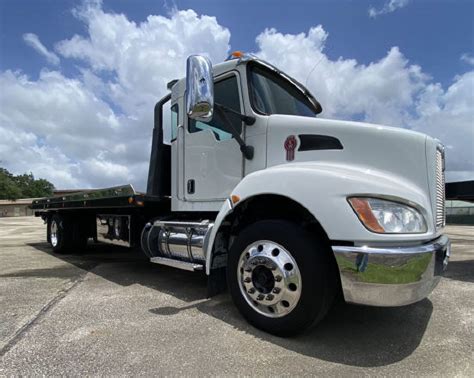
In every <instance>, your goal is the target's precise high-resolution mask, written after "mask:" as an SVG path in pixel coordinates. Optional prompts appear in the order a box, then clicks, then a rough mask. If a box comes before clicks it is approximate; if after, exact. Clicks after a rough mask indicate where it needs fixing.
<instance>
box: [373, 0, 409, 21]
mask: <svg viewBox="0 0 474 378" xmlns="http://www.w3.org/2000/svg"><path fill="white" fill-rule="evenodd" d="M409 2H410V0H389V1H387V2H386V3H385V4H384V5H383V7H382V8H379V9H376V8H374V7H370V8H369V16H370V17H371V18H376V17H378V16H380V15H382V14H387V13H392V12H395V11H396V10H397V9H400V8H403V7H405V6H407V5H408V3H409Z"/></svg>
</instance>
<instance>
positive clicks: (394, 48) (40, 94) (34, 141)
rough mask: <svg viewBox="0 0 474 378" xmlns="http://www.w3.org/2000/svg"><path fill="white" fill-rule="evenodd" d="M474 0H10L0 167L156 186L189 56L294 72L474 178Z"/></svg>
mask: <svg viewBox="0 0 474 378" xmlns="http://www.w3.org/2000/svg"><path fill="white" fill-rule="evenodd" d="M473 16H474V2H473V1H470V0H457V1H455V0H430V1H429V0H378V1H376V0H336V1H329V0H324V1H309V0H308V1H298V0H294V1H292V2H288V1H268V0H260V1H256V0H253V1H229V2H226V1H217V0H214V1H209V0H207V1H206V0H201V1H184V0H175V1H171V0H166V1H163V0H159V1H156V0H155V1H152V0H133V1H132V0H103V1H99V0H80V1H79V0H62V1H60V0H0V166H2V167H5V168H7V169H8V170H10V171H11V172H13V173H15V174H20V173H24V172H32V173H33V174H34V175H35V177H41V178H46V179H48V180H50V181H51V182H52V183H53V184H54V185H55V186H56V187H57V188H63V189H64V188H94V187H104V186H112V185H120V184H125V183H132V184H134V186H135V187H136V188H137V189H139V190H140V189H141V190H143V189H145V182H146V178H147V172H148V160H149V153H150V143H151V131H152V117H153V107H154V104H155V103H156V101H157V100H158V99H159V98H160V97H162V96H163V95H164V94H165V93H166V83H167V82H168V81H170V80H172V79H175V78H179V77H182V76H184V72H185V63H186V57H187V56H188V55H190V54H194V53H200V54H206V55H208V56H209V57H210V58H211V60H212V61H213V62H214V63H218V62H221V61H223V60H224V59H225V57H226V56H227V55H228V54H229V52H230V51H234V50H243V51H247V52H251V53H254V54H256V55H257V56H259V57H261V58H262V59H265V60H267V61H269V62H271V63H272V64H274V65H276V66H278V67H279V68H281V69H283V70H284V71H286V72H287V73H288V74H290V75H291V76H293V77H295V78H296V79H297V80H299V81H301V82H303V83H306V85H307V87H308V88H309V89H310V90H311V92H312V93H313V94H314V95H315V97H316V98H317V99H318V100H319V101H320V102H321V104H322V105H323V109H324V111H323V113H322V114H321V115H320V116H321V117H323V118H337V119H346V120H357V121H365V122H371V123H379V124H384V125H389V126H395V127H403V128H407V129H412V130H416V131H420V132H424V133H426V134H428V135H431V136H433V137H436V138H438V139H440V140H441V141H442V142H443V143H444V144H445V146H446V156H447V158H446V159H447V160H446V166H447V172H446V176H447V180H448V181H461V180H468V179H474V21H473V19H474V17H473Z"/></svg>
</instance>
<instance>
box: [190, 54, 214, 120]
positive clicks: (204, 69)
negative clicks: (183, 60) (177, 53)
mask: <svg viewBox="0 0 474 378" xmlns="http://www.w3.org/2000/svg"><path fill="white" fill-rule="evenodd" d="M186 112H187V114H188V117H189V118H191V119H194V120H196V121H201V122H209V121H211V120H212V115H213V112H214V79H213V74H212V64H211V61H210V60H209V59H208V58H206V57H204V56H201V55H191V56H189V57H188V60H187V64H186Z"/></svg>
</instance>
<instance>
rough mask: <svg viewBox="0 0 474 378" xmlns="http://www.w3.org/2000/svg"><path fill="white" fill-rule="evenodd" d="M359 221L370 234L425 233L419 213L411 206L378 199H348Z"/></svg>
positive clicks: (422, 219) (423, 222)
mask: <svg viewBox="0 0 474 378" xmlns="http://www.w3.org/2000/svg"><path fill="white" fill-rule="evenodd" d="M348 200H349V203H350V204H351V206H352V208H353V209H354V211H355V213H356V214H357V216H358V217H359V219H360V221H361V222H362V223H363V224H364V226H365V227H367V228H368V229H369V230H370V231H372V232H377V233H384V234H385V233H388V234H405V233H422V232H426V223H425V220H424V218H423V216H422V215H421V214H420V212H419V211H418V210H416V209H414V208H413V207H411V206H408V205H404V204H401V203H398V202H393V201H387V200H383V199H379V198H356V197H352V198H349V199H348Z"/></svg>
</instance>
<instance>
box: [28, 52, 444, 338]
mask: <svg viewBox="0 0 474 378" xmlns="http://www.w3.org/2000/svg"><path fill="white" fill-rule="evenodd" d="M168 89H169V90H170V93H169V94H167V95H166V96H165V97H164V98H162V99H161V100H160V101H159V102H158V103H157V105H156V107H155V125H154V129H153V141H152V151H151V158H150V168H149V176H148V185H147V192H146V193H138V192H136V191H135V190H134V189H133V188H132V186H131V185H126V186H122V187H115V188H108V189H102V190H95V191H89V192H84V193H75V194H71V195H67V196H64V197H52V198H45V199H41V200H38V201H35V202H34V203H33V205H32V208H33V209H35V210H36V211H35V214H36V216H41V217H42V218H43V219H44V220H45V222H47V239H48V241H49V242H50V243H51V246H52V249H53V251H54V252H58V253H61V252H67V251H70V250H72V249H76V250H81V249H82V248H83V247H84V246H85V244H86V243H87V241H88V239H89V238H94V239H95V240H97V241H99V242H105V243H112V244H116V245H122V246H126V247H141V249H142V251H143V252H144V253H145V254H146V255H147V256H148V257H149V258H150V261H151V262H152V263H157V264H163V265H168V266H173V267H176V268H180V269H186V270H191V271H203V272H204V273H205V274H206V275H208V277H209V278H208V280H209V285H208V287H209V295H212V294H214V293H216V292H219V291H221V290H223V289H225V287H226V284H227V287H228V288H229V291H230V294H231V296H232V298H233V301H234V302H235V305H236V306H237V308H238V309H239V311H240V312H241V313H242V315H243V316H244V317H245V318H246V319H247V320H248V321H249V322H250V323H251V324H253V325H254V326H256V327H258V328H260V329H263V330H265V331H267V332H270V333H273V334H277V335H283V336H285V335H292V334H295V333H298V332H302V331H303V330H305V329H307V328H308V327H309V326H311V325H312V324H315V323H317V322H318V321H319V320H321V319H322V318H323V317H324V316H325V314H326V313H327V311H328V309H329V308H330V306H331V303H332V302H333V299H334V298H335V296H336V295H337V294H338V293H340V294H342V296H343V298H344V300H345V301H347V302H350V303H357V304H364V305H373V306H402V305H406V304H410V303H413V302H416V301H419V300H421V299H423V298H425V297H426V296H427V295H429V294H430V292H431V291H432V290H433V288H434V287H435V286H436V284H437V283H438V281H439V277H440V275H441V274H442V272H443V271H444V270H445V269H446V267H447V264H448V258H449V251H450V243H449V240H448V238H447V237H446V236H445V235H443V229H444V226H445V210H444V199H445V195H444V148H443V146H442V145H441V143H440V142H439V141H437V140H435V139H433V138H431V137H429V136H426V135H424V134H420V133H416V132H413V131H409V130H404V129H399V128H391V127H384V126H379V125H373V124H366V123H358V122H348V121H338V120H327V119H322V118H318V117H317V115H318V114H319V113H320V112H321V110H322V109H321V106H320V104H319V103H318V101H317V100H316V99H315V98H314V97H313V95H312V94H311V93H310V92H309V91H308V90H307V89H306V88H305V87H304V86H303V85H301V84H300V83H298V82H297V81H296V80H294V79H293V78H291V77H290V76H288V75H287V74H285V73H284V72H282V71H280V70H279V69H277V68H276V67H274V66H273V65H271V64H269V63H267V62H265V61H262V60H260V59H258V58H256V57H254V56H251V55H246V54H242V53H240V52H237V53H233V54H231V56H230V57H229V59H228V60H226V61H225V62H223V63H220V64H217V65H214V66H212V65H211V63H210V61H209V60H208V59H207V58H206V57H204V56H199V55H193V56H190V57H189V58H188V60H187V75H186V78H184V79H181V80H174V81H172V82H170V83H169V84H168ZM166 107H169V108H170V110H171V122H170V125H169V126H168V127H170V130H166V131H167V132H168V133H169V134H170V135H171V143H170V144H166V143H164V142H163V133H164V130H163V128H164V126H163V124H164V122H163V112H164V110H165V109H166Z"/></svg>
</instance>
